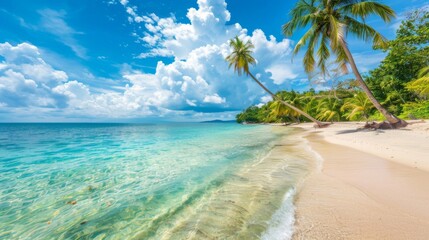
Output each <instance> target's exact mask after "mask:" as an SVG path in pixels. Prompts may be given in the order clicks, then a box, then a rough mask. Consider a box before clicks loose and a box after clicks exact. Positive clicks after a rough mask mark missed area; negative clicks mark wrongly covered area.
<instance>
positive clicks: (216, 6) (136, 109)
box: [0, 0, 296, 119]
mask: <svg viewBox="0 0 429 240" xmlns="http://www.w3.org/2000/svg"><path fill="white" fill-rule="evenodd" d="M197 3H198V8H190V9H189V10H188V13H187V18H188V20H189V23H180V22H177V20H176V19H175V18H174V17H167V18H161V17H158V16H157V15H155V14H149V15H147V16H144V15H139V13H138V9H137V8H136V7H135V6H132V5H131V3H130V2H128V1H126V0H122V1H120V4H122V5H123V7H124V10H125V11H126V12H127V14H128V15H129V17H130V18H132V19H131V20H132V21H130V22H131V24H139V25H142V26H144V29H145V30H144V32H142V33H140V35H141V36H142V37H140V40H142V41H144V44H145V46H146V47H148V48H149V49H150V50H149V51H147V52H143V53H141V54H140V56H139V57H141V58H147V57H157V56H163V57H172V58H174V61H173V62H171V63H169V64H166V63H163V62H162V61H159V62H158V63H157V66H156V70H155V73H153V74H148V73H144V72H142V71H139V70H137V69H132V68H127V69H126V70H123V72H122V78H121V79H118V80H121V81H125V82H126V83H127V84H126V86H124V87H123V88H120V89H116V91H113V90H106V91H104V92H100V91H97V92H94V91H93V89H91V87H90V86H88V85H85V84H84V83H82V82H80V81H78V80H75V79H69V77H68V75H67V74H66V73H65V72H63V71H60V70H57V69H53V68H52V66H50V65H48V64H47V63H46V62H44V60H43V57H42V56H41V55H40V52H39V51H38V49H37V47H36V46H33V45H30V44H27V43H24V44H19V45H17V46H12V45H10V44H9V43H5V44H2V45H1V46H2V47H1V50H0V51H1V52H0V55H1V56H4V58H5V60H4V61H3V62H2V63H1V64H0V91H3V92H2V94H1V95H0V108H7V107H11V106H12V105H11V104H12V102H13V101H6V100H5V98H7V97H4V96H6V95H5V94H4V92H7V93H8V94H9V95H8V96H14V98H15V99H20V98H24V99H25V101H17V102H21V103H22V105H21V106H26V107H31V106H37V107H39V108H44V109H55V110H58V109H60V110H61V111H62V112H64V114H65V115H67V114H68V115H73V116H77V115H79V116H92V117H106V118H129V117H133V118H135V117H151V116H152V117H171V118H174V119H181V118H187V117H188V118H189V117H192V118H212V117H216V116H217V117H216V118H223V117H225V118H232V117H234V115H235V114H236V113H237V111H240V110H242V109H244V108H246V107H248V106H249V105H251V104H258V103H260V102H265V101H268V100H269V97H267V96H266V93H265V92H264V91H263V90H262V89H261V88H260V87H259V86H258V85H257V84H255V83H254V82H252V80H251V79H250V78H248V77H246V76H241V77H239V76H237V75H236V74H235V73H234V72H233V70H232V69H228V63H226V61H225V57H226V56H227V55H228V54H230V52H231V49H230V47H229V39H231V38H233V37H234V36H236V35H238V36H239V37H240V38H242V39H243V40H245V41H247V40H250V41H252V43H253V44H254V46H255V49H254V57H255V58H256V60H257V64H256V65H255V66H253V67H252V69H251V71H252V72H253V73H254V75H255V76H257V77H258V78H260V80H261V81H262V82H263V83H264V84H265V85H267V86H268V87H269V88H271V89H273V90H274V91H276V90H278V89H281V88H283V89H284V86H283V87H282V86H279V85H281V84H284V83H285V81H286V80H288V79H291V78H294V77H295V76H296V73H295V70H294V68H293V67H291V64H290V52H291V42H290V41H289V40H287V39H283V40H281V41H280V40H277V39H276V38H275V37H273V36H266V35H265V33H264V32H263V31H262V30H259V29H258V30H255V31H253V32H252V33H251V34H248V32H247V30H246V29H245V28H242V27H241V25H240V24H238V23H236V24H227V22H228V21H229V20H230V18H231V14H230V12H229V11H228V10H227V8H226V3H225V1H224V0H198V2H197ZM137 29H138V28H137ZM26 64H27V65H26ZM34 66H36V67H34ZM9 82H15V83H19V84H18V85H16V86H14V89H6V87H5V86H6V85H9V86H12V85H10V84H9ZM29 92H31V94H32V95H31V94H30V95H28V94H27V93H29ZM24 95H25V96H26V97H22V96H24ZM9 99H11V98H9ZM32 99H37V101H32Z"/></svg>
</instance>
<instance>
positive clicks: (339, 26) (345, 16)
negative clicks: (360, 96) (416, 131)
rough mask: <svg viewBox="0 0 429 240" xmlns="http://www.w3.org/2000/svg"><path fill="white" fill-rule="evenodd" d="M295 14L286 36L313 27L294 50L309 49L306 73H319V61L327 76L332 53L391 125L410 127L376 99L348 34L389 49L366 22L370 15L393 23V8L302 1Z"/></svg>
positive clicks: (343, 0) (372, 2) (363, 1)
mask: <svg viewBox="0 0 429 240" xmlns="http://www.w3.org/2000/svg"><path fill="white" fill-rule="evenodd" d="M291 15H292V19H291V20H290V21H289V22H287V23H286V24H284V25H283V33H284V34H285V35H286V36H291V35H292V34H293V32H294V31H295V30H296V29H298V28H304V27H306V26H309V27H310V28H309V29H308V31H307V32H306V33H305V34H304V36H303V37H302V38H301V39H300V40H299V42H298V43H297V45H296V46H295V49H294V54H296V53H298V51H299V50H300V49H301V48H302V47H303V46H305V45H307V46H308V47H307V52H306V53H305V55H304V67H305V70H306V72H313V71H314V70H315V68H316V59H315V58H317V67H319V68H320V69H321V71H322V73H326V70H327V68H326V62H327V61H328V59H329V58H330V56H331V52H332V53H334V55H335V56H336V62H337V63H338V64H339V66H340V67H341V69H343V71H344V72H347V64H349V65H350V67H351V68H352V70H353V73H354V75H355V76H356V79H357V80H358V82H359V83H360V86H361V87H362V89H363V91H364V92H365V94H366V95H367V96H368V98H369V99H370V100H371V102H372V103H373V104H374V106H375V107H376V108H377V109H378V110H379V111H380V112H381V113H382V114H383V116H384V117H385V118H386V119H387V121H389V123H390V124H391V125H393V126H395V127H402V126H406V125H407V123H406V122H405V121H403V120H401V119H399V118H398V117H396V116H395V115H393V114H391V113H390V112H388V111H387V110H386V109H385V108H384V107H383V106H381V104H380V103H379V102H378V101H377V99H375V97H374V95H373V94H372V92H371V90H370V89H369V88H368V86H367V85H366V84H365V82H364V81H363V79H362V76H361V75H360V73H359V71H358V69H357V66H356V63H355V61H354V59H353V56H352V54H351V53H350V50H349V48H348V46H347V42H346V37H347V35H348V34H353V35H355V36H356V37H358V38H360V39H363V40H365V41H371V42H372V43H373V45H374V46H377V47H385V46H386V44H387V40H386V39H385V38H384V37H383V36H382V35H381V34H380V33H378V32H377V31H376V30H375V29H374V28H372V27H371V26H369V25H367V24H366V22H365V19H366V18H367V17H368V16H369V15H377V16H379V17H381V19H382V20H383V21H385V22H389V21H390V20H391V19H392V18H393V17H395V13H394V11H393V10H392V9H391V8H390V7H388V6H386V5H384V4H381V3H379V2H378V1H377V0H298V2H297V4H296V5H295V7H294V8H293V9H292V11H291ZM328 45H329V47H328ZM316 48H317V51H316V52H315V49H316ZM329 48H330V49H331V51H329Z"/></svg>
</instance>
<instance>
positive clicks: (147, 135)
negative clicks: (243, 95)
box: [0, 123, 309, 239]
mask: <svg viewBox="0 0 429 240" xmlns="http://www.w3.org/2000/svg"><path fill="white" fill-rule="evenodd" d="M285 131H288V130H286V129H285V128H279V127H277V128H276V127H270V126H242V125H237V124H216V123H207V124H160V125H143V124H141V125H139V124H0V174H1V178H0V186H1V189H0V238H1V239H17V238H21V239H50V238H52V239H76V238H83V239H94V238H95V239H124V238H127V239H192V238H195V239H214V238H222V239H225V238H231V239H242V238H246V239H258V238H267V236H268V238H270V239H273V238H276V236H277V237H279V236H280V235H281V234H280V235H276V236H272V233H271V232H273V229H275V228H276V226H272V225H273V224H274V225H278V226H280V225H282V224H285V222H284V221H277V220H276V219H277V218H279V219H285V217H286V219H289V220H290V216H289V217H288V216H286V215H288V214H289V215H290V214H291V213H293V209H292V207H291V206H290V202H291V201H289V200H288V199H284V197H285V194H286V193H288V194H287V195H286V196H287V197H288V198H290V192H291V191H293V187H294V185H295V184H296V182H297V180H298V179H300V178H302V176H303V175H305V173H306V171H307V170H308V168H309V163H308V161H307V162H306V161H302V159H306V158H308V156H304V155H303V153H302V149H301V148H299V146H298V145H299V144H298V143H297V142H299V141H297V140H296V139H284V138H281V136H283V135H284V133H285ZM279 144H280V145H283V146H284V147H286V148H287V149H288V151H287V153H285V152H282V151H284V149H283V150H281V149H280V148H275V146H276V145H279ZM269 152H270V153H271V154H270V155H272V156H271V157H270V158H267V157H266V156H267V154H268V153H269ZM276 154H277V155H276ZM286 200H287V201H286ZM285 202H286V203H287V204H289V205H288V206H289V207H288V206H286V205H285ZM285 206H286V210H285ZM279 210H281V211H282V212H284V213H281V212H279ZM289 210H290V211H289ZM279 214H280V216H278V215H279ZM285 214H286V215H285ZM289 220H288V221H289ZM292 223H293V221H292ZM289 225H290V224H289ZM278 226H277V227H278ZM288 227H290V226H288ZM274 232H275V231H274ZM267 234H268V235H267ZM269 234H271V235H269Z"/></svg>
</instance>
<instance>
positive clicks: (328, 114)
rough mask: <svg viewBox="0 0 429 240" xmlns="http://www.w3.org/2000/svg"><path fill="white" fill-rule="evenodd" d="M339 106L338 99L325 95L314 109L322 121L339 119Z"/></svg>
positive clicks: (339, 101)
mask: <svg viewBox="0 0 429 240" xmlns="http://www.w3.org/2000/svg"><path fill="white" fill-rule="evenodd" d="M340 106H341V100H340V99H338V98H336V97H331V96H327V97H326V98H324V99H321V100H319V102H318V104H317V106H316V111H317V112H318V114H317V115H316V117H317V118H318V119H320V120H322V121H331V122H333V121H334V120H336V121H340V113H339V108H340Z"/></svg>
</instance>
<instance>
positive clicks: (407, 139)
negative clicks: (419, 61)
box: [293, 123, 429, 239]
mask: <svg viewBox="0 0 429 240" xmlns="http://www.w3.org/2000/svg"><path fill="white" fill-rule="evenodd" d="M301 127H302V126H301ZM303 128H304V129H306V130H307V132H308V135H307V139H308V140H309V141H310V145H311V147H312V148H313V149H314V150H315V151H316V152H318V153H319V154H320V156H321V157H322V158H323V159H324V160H323V165H322V169H321V170H320V171H315V172H313V173H312V174H311V175H310V176H309V177H308V178H307V179H306V180H305V181H304V182H303V183H302V184H301V186H300V187H299V189H298V190H299V193H298V195H297V197H296V200H295V206H296V222H295V234H294V237H293V238H294V239H428V238H429V207H428V206H429V172H428V171H426V170H427V169H426V165H427V164H428V163H427V162H429V158H425V154H428V153H429V138H427V137H428V136H429V134H428V131H427V130H428V129H429V124H427V123H422V124H415V125H412V126H410V127H408V128H407V129H405V130H394V131H383V132H382V131H379V132H357V133H355V132H354V131H353V130H354V129H356V124H353V123H350V124H338V125H336V126H335V125H334V126H331V127H329V128H328V130H325V129H317V130H316V129H312V128H311V125H304V126H303ZM356 134H357V135H356ZM383 134H384V137H381V136H383ZM380 135H381V136H380ZM385 138H387V139H386V140H385V141H383V139H385ZM425 139H427V140H425ZM328 141H329V142H328ZM333 142H336V143H339V144H342V145H339V144H333ZM393 143H395V144H393ZM410 145H412V146H413V148H409V146H410ZM362 146H371V147H368V148H369V149H371V150H369V151H368V150H367V149H368V148H365V147H362ZM377 148H378V149H379V152H377V154H375V152H374V151H375V150H376V149H377ZM389 149H391V150H390V151H386V150H389ZM404 152H407V153H408V154H404Z"/></svg>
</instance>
